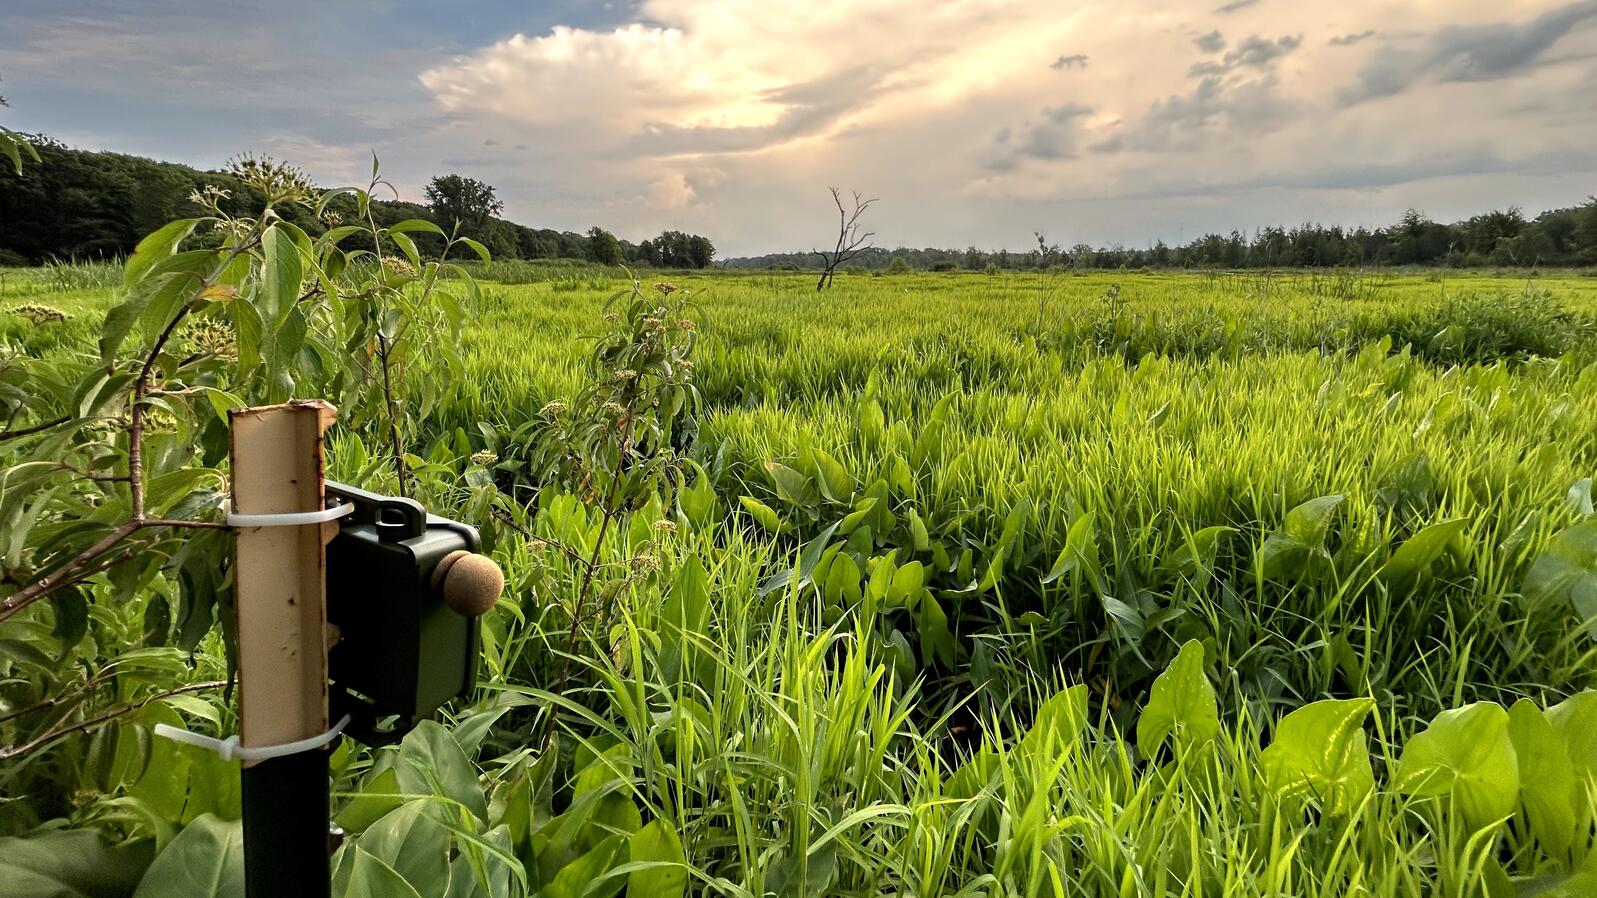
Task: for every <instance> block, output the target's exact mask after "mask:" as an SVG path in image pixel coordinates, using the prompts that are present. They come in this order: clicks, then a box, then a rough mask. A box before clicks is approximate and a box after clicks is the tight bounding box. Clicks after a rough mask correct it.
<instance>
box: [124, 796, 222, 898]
mask: <svg viewBox="0 0 1597 898" xmlns="http://www.w3.org/2000/svg"><path fill="white" fill-rule="evenodd" d="M172 895H182V896H183V898H224V896H225V898H243V896H244V827H243V825H242V824H240V823H239V822H238V821H236V820H235V821H224V820H222V819H220V818H218V817H216V816H215V815H214V814H206V815H204V816H202V817H197V818H195V820H194V822H192V823H190V824H189V825H188V826H185V827H183V831H182V832H180V833H178V834H177V838H175V839H173V840H172V843H171V844H170V845H167V846H166V849H165V850H164V851H162V852H161V854H160V855H159V856H158V857H156V859H155V863H153V864H151V865H150V869H149V872H147V873H145V874H144V878H143V879H142V880H140V881H139V889H138V891H137V892H134V893H133V898H168V896H172Z"/></svg>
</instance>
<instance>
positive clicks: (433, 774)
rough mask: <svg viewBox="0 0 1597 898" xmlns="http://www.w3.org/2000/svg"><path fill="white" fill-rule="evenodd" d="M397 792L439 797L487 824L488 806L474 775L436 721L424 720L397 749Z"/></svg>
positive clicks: (447, 733) (407, 735) (458, 746)
mask: <svg viewBox="0 0 1597 898" xmlns="http://www.w3.org/2000/svg"><path fill="white" fill-rule="evenodd" d="M395 766H396V767H397V768H398V770H399V785H400V788H401V789H402V790H403V791H404V792H405V793H406V794H408V795H442V796H445V797H446V798H452V799H454V800H455V801H458V802H460V803H461V804H462V805H464V806H465V807H466V808H467V809H469V810H470V811H471V812H472V813H474V814H476V815H477V819H479V820H482V821H483V822H484V823H486V822H487V820H488V805H487V802H486V801H485V800H484V798H483V793H482V787H481V786H480V785H478V783H477V773H476V771H475V770H474V769H473V768H472V766H471V761H470V760H468V759H467V758H466V753H465V752H464V751H461V748H460V743H458V742H456V741H455V740H454V739H453V738H452V737H450V735H449V731H448V730H446V729H444V728H443V726H442V725H440V724H439V723H438V722H437V721H433V720H424V721H422V722H421V724H420V725H419V726H417V727H416V728H415V729H414V730H411V731H410V732H409V733H407V734H406V735H405V739H404V741H403V742H401V743H400V746H399V761H398V763H397V764H396V765H395Z"/></svg>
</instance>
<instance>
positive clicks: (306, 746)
mask: <svg viewBox="0 0 1597 898" xmlns="http://www.w3.org/2000/svg"><path fill="white" fill-rule="evenodd" d="M346 726H349V715H348V714H345V715H344V719H342V720H340V721H339V722H338V723H337V725H335V726H334V727H333V728H332V729H330V730H328V731H327V732H325V733H322V734H321V735H320V736H312V737H310V738H309V739H301V740H299V741H297V742H284V743H283V744H282V745H257V746H252V747H247V748H241V747H239V744H238V737H237V736H229V737H227V738H226V739H214V738H212V737H210V736H202V735H200V734H199V733H192V732H189V731H188V730H185V729H182V728H180V727H174V726H167V725H166V724H164V723H158V724H156V725H155V735H157V736H160V737H161V738H163V739H171V740H172V741H173V742H186V743H188V744H189V745H194V746H198V747H200V748H203V749H205V750H206V751H212V752H215V753H217V754H218V755H221V756H222V760H224V761H232V760H234V759H237V760H240V761H267V760H271V759H272V758H281V757H283V756H285V755H297V754H299V753H300V752H304V751H310V750H311V749H313V748H321V747H322V746H324V745H326V744H327V743H329V742H331V741H333V740H334V739H337V738H338V734H339V733H342V732H343V731H344V727H346Z"/></svg>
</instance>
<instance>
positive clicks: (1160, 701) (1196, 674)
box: [1137, 639, 1220, 758]
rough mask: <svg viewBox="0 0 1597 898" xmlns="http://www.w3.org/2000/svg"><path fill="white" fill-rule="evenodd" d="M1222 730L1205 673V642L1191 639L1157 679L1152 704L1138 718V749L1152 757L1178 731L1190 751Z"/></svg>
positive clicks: (1183, 747)
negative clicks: (1166, 739)
mask: <svg viewBox="0 0 1597 898" xmlns="http://www.w3.org/2000/svg"><path fill="white" fill-rule="evenodd" d="M1219 733H1220V710H1219V705H1218V703H1217V702H1216V700H1215V694H1214V686H1212V685H1210V683H1209V678H1208V677H1207V676H1205V675H1204V672H1203V643H1201V642H1199V641H1197V640H1196V639H1194V640H1190V641H1189V642H1187V644H1186V645H1183V646H1182V647H1181V651H1180V652H1179V653H1177V655H1176V657H1175V660H1174V661H1171V662H1170V666H1169V667H1168V668H1166V669H1165V671H1164V673H1162V674H1160V675H1159V677H1158V679H1156V680H1154V681H1153V690H1152V692H1151V693H1150V695H1149V696H1148V706H1147V707H1146V708H1143V709H1142V716H1141V717H1139V718H1137V749H1138V750H1139V751H1141V752H1142V754H1143V756H1144V757H1148V758H1151V757H1153V754H1154V752H1156V751H1158V750H1159V746H1160V744H1161V743H1163V742H1164V740H1165V737H1167V736H1169V735H1171V734H1174V735H1175V740H1176V744H1177V745H1178V746H1180V748H1181V750H1183V751H1187V750H1191V749H1193V748H1195V747H1197V746H1200V745H1205V744H1207V743H1209V742H1210V741H1212V740H1213V739H1214V737H1215V736H1217V735H1219Z"/></svg>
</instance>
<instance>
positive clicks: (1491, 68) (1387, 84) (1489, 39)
mask: <svg viewBox="0 0 1597 898" xmlns="http://www.w3.org/2000/svg"><path fill="white" fill-rule="evenodd" d="M1594 18H1597V0H1583V2H1579V3H1571V4H1568V5H1566V6H1561V7H1558V8H1556V9H1552V10H1549V11H1547V12H1545V13H1542V14H1541V15H1539V16H1537V17H1536V18H1534V19H1532V20H1530V21H1529V22H1526V23H1524V24H1522V25H1516V24H1511V23H1506V22H1497V23H1492V24H1485V25H1449V26H1447V27H1444V28H1441V29H1439V30H1437V31H1434V32H1432V33H1430V34H1428V35H1426V36H1425V37H1424V39H1423V43H1422V46H1421V47H1419V48H1417V49H1409V50H1400V51H1393V52H1390V53H1382V54H1380V55H1378V56H1376V57H1374V58H1372V59H1371V60H1370V61H1369V62H1368V63H1367V64H1366V65H1365V66H1364V68H1363V69H1362V70H1361V71H1360V72H1359V74H1358V78H1357V80H1356V81H1355V83H1353V84H1352V85H1350V86H1348V87H1347V88H1345V89H1344V90H1343V91H1341V93H1340V100H1341V103H1342V105H1344V106H1352V105H1356V104H1358V103H1362V102H1365V101H1367V100H1375V99H1380V98H1382V97H1391V96H1396V95H1397V94H1400V93H1403V92H1404V91H1407V90H1409V89H1410V88H1412V87H1414V86H1415V85H1417V84H1421V83H1424V82H1427V81H1432V80H1434V81H1441V82H1468V81H1492V80H1496V79H1500V78H1508V77H1512V76H1514V75H1518V74H1521V73H1523V72H1525V71H1527V70H1528V69H1530V68H1532V67H1534V66H1536V65H1537V64H1539V62H1540V61H1541V59H1542V56H1543V54H1545V53H1546V52H1547V51H1548V50H1549V49H1551V48H1552V46H1553V45H1554V44H1556V43H1558V42H1559V41H1560V40H1561V39H1563V38H1564V37H1565V36H1567V35H1568V34H1570V33H1571V32H1572V31H1574V30H1575V29H1576V28H1578V27H1580V26H1582V25H1585V24H1587V23H1588V22H1589V21H1591V20H1592V19H1594Z"/></svg>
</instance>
